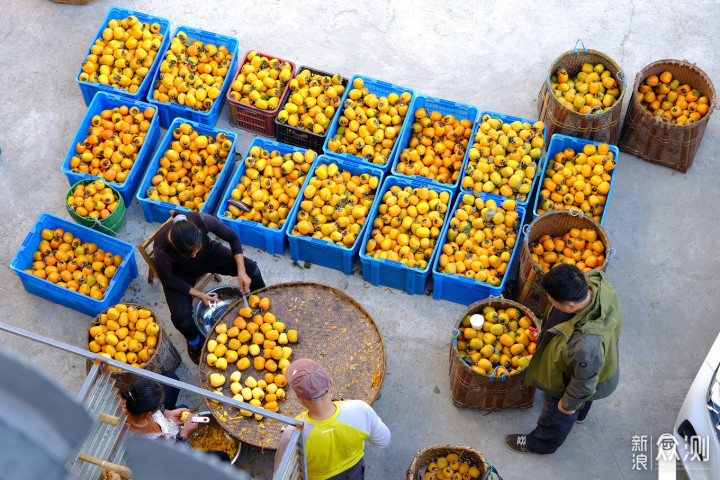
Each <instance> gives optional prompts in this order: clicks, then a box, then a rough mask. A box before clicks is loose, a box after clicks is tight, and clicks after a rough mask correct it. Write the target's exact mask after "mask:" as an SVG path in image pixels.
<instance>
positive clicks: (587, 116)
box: [585, 105, 602, 120]
mask: <svg viewBox="0 0 720 480" xmlns="http://www.w3.org/2000/svg"><path fill="white" fill-rule="evenodd" d="M596 108H597V109H598V111H597V113H595V114H593V112H594V111H595V109H596ZM600 112H602V108H600V107H598V106H597V105H595V106H594V107H592V108H591V109H590V111H589V112H588V113H586V114H585V120H587V119H588V118H590V115H598V114H599V113H600Z"/></svg>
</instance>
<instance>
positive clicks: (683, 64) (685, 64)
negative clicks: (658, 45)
mask: <svg viewBox="0 0 720 480" xmlns="http://www.w3.org/2000/svg"><path fill="white" fill-rule="evenodd" d="M663 64H667V65H673V66H675V67H678V68H687V69H689V70H690V71H693V70H694V71H695V72H694V73H697V74H699V75H700V76H701V77H704V79H705V81H706V82H707V83H708V85H710V92H711V93H712V101H711V102H710V103H709V104H708V112H707V114H706V115H704V116H703V117H702V118H701V119H700V120H698V121H697V122H695V123H689V124H688V123H686V124H684V125H677V124H674V123H670V122H663V121H661V120H659V119H658V118H657V117H653V116H652V115H650V112H648V111H647V110H646V109H645V107H643V105H642V103H640V100H638V97H637V91H638V88H639V86H640V83H641V82H643V81H644V80H645V79H646V78H647V74H646V72H647V71H648V70H650V69H651V68H655V67H658V66H661V65H663ZM706 96H708V95H706ZM630 102H632V104H633V107H634V108H636V109H638V110H640V115H641V116H642V117H645V118H649V119H651V120H652V121H653V122H654V125H655V126H656V127H660V128H667V129H669V130H673V129H681V130H682V129H688V130H689V129H692V128H698V126H699V125H702V124H703V123H705V122H708V121H709V120H710V115H712V112H713V110H714V109H715V107H716V105H717V93H716V91H715V85H713V83H712V80H710V76H708V74H707V73H705V71H704V70H703V69H701V68H700V67H698V66H697V65H696V64H694V63H691V62H689V61H687V60H677V59H672V58H664V59H662V60H656V61H654V62H651V63H649V64H647V65H645V66H644V67H643V68H642V70H640V71H639V72H638V73H637V74H636V75H635V82H634V83H633V91H632V95H631V96H630Z"/></svg>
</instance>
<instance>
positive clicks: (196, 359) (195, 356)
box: [187, 343, 203, 365]
mask: <svg viewBox="0 0 720 480" xmlns="http://www.w3.org/2000/svg"><path fill="white" fill-rule="evenodd" d="M202 348H203V346H202V343H198V344H197V345H190V343H188V344H187V352H188V356H189V357H190V360H192V361H193V363H194V364H195V365H199V364H200V354H201V353H202Z"/></svg>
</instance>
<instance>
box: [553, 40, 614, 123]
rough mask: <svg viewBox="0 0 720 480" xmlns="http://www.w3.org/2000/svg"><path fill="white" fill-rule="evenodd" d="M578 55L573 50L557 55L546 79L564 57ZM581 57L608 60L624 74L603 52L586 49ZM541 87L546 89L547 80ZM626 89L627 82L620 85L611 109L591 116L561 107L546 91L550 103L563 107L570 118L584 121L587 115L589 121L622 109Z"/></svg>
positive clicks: (554, 97) (555, 98)
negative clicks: (593, 56) (587, 56)
mask: <svg viewBox="0 0 720 480" xmlns="http://www.w3.org/2000/svg"><path fill="white" fill-rule="evenodd" d="M579 53H580V52H576V51H574V50H568V51H567V52H565V53H563V54H561V55H559V56H558V57H557V58H556V59H555V60H554V61H553V62H552V63H551V64H550V71H549V73H548V77H547V78H549V77H552V75H553V67H555V66H556V65H557V63H558V62H559V61H561V60H562V59H563V58H565V57H567V56H569V55H576V54H579ZM583 55H595V56H598V57H603V59H604V58H607V59H608V60H610V62H611V65H612V66H613V67H616V68H617V71H618V72H623V75H624V74H625V72H624V71H623V69H622V68H621V67H620V64H618V63H617V62H616V61H615V60H613V59H612V58H611V57H610V56H609V55H606V54H605V53H603V52H601V51H599V50H593V49H591V48H586V49H585V51H583ZM616 76H617V74H616ZM543 86H546V87H547V80H546V81H545V83H544V84H543ZM627 89H628V82H627V80H625V83H622V84H621V85H620V96H619V97H618V98H617V101H616V102H615V105H613V106H612V107H610V108H608V109H607V110H602V111H601V112H598V113H593V114H592V115H591V114H590V113H580V112H577V111H575V110H570V109H569V108H568V107H566V106H565V105H563V104H562V103H560V101H559V100H558V99H557V97H556V96H555V95H554V94H552V91H548V94H549V95H548V96H549V97H550V101H551V102H554V103H555V104H556V105H560V106H561V107H563V108H564V109H565V110H566V111H567V112H568V115H570V116H571V117H576V118H579V119H585V117H586V115H587V120H591V119H596V118H600V116H601V115H605V114H609V113H614V110H615V108H616V107H617V108H620V109H622V104H623V100H624V98H625V93H626V92H627ZM620 111H621V112H622V110H620Z"/></svg>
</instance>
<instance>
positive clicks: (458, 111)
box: [392, 95, 480, 190]
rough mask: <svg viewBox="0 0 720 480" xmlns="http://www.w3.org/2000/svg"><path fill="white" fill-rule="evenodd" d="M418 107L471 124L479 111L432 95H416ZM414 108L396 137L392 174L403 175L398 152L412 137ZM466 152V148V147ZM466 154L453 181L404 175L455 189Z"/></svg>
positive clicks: (462, 170) (470, 144)
mask: <svg viewBox="0 0 720 480" xmlns="http://www.w3.org/2000/svg"><path fill="white" fill-rule="evenodd" d="M420 108H426V109H427V111H428V113H429V112H431V111H433V110H437V111H438V112H440V113H442V114H443V115H453V116H454V117H455V118H457V119H458V120H465V119H467V120H470V121H471V122H472V123H473V125H475V122H477V118H478V112H479V111H480V110H479V109H478V108H477V107H473V106H470V105H465V104H464V103H457V102H451V101H450V100H442V99H439V98H434V97H428V96H426V95H418V97H417V98H416V99H415V107H414V109H415V110H418V109H420ZM415 110H413V111H412V118H411V121H410V122H406V123H405V126H403V129H402V131H401V132H400V137H399V138H398V141H397V143H398V144H399V145H400V146H399V147H398V149H397V151H396V152H395V156H394V157H393V161H392V173H393V175H404V174H402V173H398V171H397V166H398V163H399V162H400V154H401V153H402V151H403V150H404V149H405V148H407V146H408V143H409V142H410V138H411V137H412V126H413V123H414V118H415ZM408 115H410V111H408ZM474 133H475V130H474V129H473V135H472V136H471V137H470V139H469V140H468V149H469V148H470V147H471V146H472V140H473V139H474V138H475V136H474ZM466 154H467V149H466ZM465 157H466V155H464V156H463V165H462V167H461V168H460V176H459V177H458V180H457V181H455V182H453V183H440V182H438V181H437V180H432V179H430V178H427V177H423V176H421V175H406V176H409V177H411V178H416V179H418V180H421V181H423V182H427V183H432V184H435V185H445V186H448V187H451V188H453V189H454V190H457V188H458V186H459V185H460V180H461V179H462V175H463V172H464V170H465V169H464V167H465V162H464V159H465Z"/></svg>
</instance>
